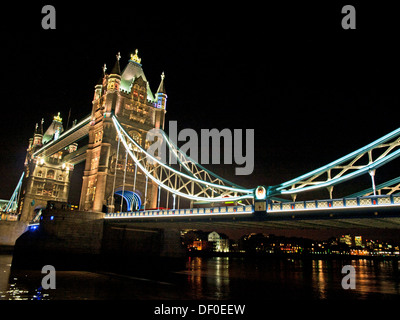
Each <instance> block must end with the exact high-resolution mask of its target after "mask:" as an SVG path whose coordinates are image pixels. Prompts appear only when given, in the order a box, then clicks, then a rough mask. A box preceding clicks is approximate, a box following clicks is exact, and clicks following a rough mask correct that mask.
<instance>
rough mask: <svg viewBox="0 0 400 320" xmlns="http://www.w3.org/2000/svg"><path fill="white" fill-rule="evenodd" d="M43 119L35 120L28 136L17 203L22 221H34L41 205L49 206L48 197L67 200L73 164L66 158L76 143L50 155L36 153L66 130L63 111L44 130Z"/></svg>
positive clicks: (41, 207)
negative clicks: (23, 176) (32, 129)
mask: <svg viewBox="0 0 400 320" xmlns="http://www.w3.org/2000/svg"><path fill="white" fill-rule="evenodd" d="M43 122H44V120H43V119H42V121H41V123H40V126H39V125H38V124H36V127H35V132H34V134H33V138H30V139H29V146H28V149H27V155H26V158H25V163H24V165H25V178H24V179H23V182H22V186H21V196H20V200H19V203H18V211H19V212H20V213H21V217H20V220H21V221H28V222H29V221H31V220H32V219H33V218H34V217H35V215H36V213H37V212H38V211H39V210H40V209H43V208H45V207H46V206H47V201H49V200H53V201H62V202H66V201H67V200H68V194H69V188H70V176H71V171H72V170H73V165H71V164H69V163H67V162H65V161H64V157H65V156H66V155H68V154H70V153H72V152H74V151H75V150H76V148H77V144H76V143H73V144H71V145H70V146H68V147H67V148H65V149H62V150H59V151H58V152H56V153H53V154H51V155H50V156H48V157H44V156H43V157H34V156H33V154H34V153H35V152H36V151H38V150H39V149H41V148H42V147H43V145H45V144H51V143H54V142H53V141H55V140H57V139H58V137H59V135H60V134H61V133H62V132H63V131H64V127H63V124H62V118H61V117H60V113H58V115H57V116H54V118H53V121H52V123H51V124H50V126H49V127H48V129H47V130H46V131H45V132H43Z"/></svg>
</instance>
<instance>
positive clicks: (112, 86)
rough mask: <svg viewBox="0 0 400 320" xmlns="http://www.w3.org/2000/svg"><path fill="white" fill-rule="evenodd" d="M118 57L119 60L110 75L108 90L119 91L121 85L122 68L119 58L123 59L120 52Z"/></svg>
mask: <svg viewBox="0 0 400 320" xmlns="http://www.w3.org/2000/svg"><path fill="white" fill-rule="evenodd" d="M116 57H117V61H116V62H115V65H114V67H113V68H112V70H111V72H110V75H109V76H108V84H107V91H109V90H111V91H119V87H120V85H121V68H120V66H119V59H121V55H120V53H119V52H118V54H117V56H116Z"/></svg>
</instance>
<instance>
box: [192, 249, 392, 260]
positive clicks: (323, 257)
mask: <svg viewBox="0 0 400 320" xmlns="http://www.w3.org/2000/svg"><path fill="white" fill-rule="evenodd" d="M187 255H188V256H189V257H205V258H208V257H231V258H246V259H247V258H257V259H307V260H360V259H366V260H395V261H399V260H400V256H398V255H397V256H390V255H385V256H383V255H376V256H375V255H374V256H372V255H351V254H320V253H319V254H311V253H302V254H298V253H264V252H263V253H248V252H212V251H191V252H188V253H187Z"/></svg>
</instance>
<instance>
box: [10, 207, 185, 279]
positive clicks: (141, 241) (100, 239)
mask: <svg viewBox="0 0 400 320" xmlns="http://www.w3.org/2000/svg"><path fill="white" fill-rule="evenodd" d="M42 217H43V219H42V220H41V223H40V225H39V227H38V228H37V229H36V230H30V231H29V230H28V231H27V232H25V233H24V234H22V235H21V236H20V237H19V238H18V239H17V241H16V243H15V246H14V256H13V263H12V267H13V268H16V269H24V268H26V269H41V268H42V267H43V266H44V265H47V264H49V265H53V266H54V267H55V268H56V270H62V269H69V270H79V269H106V270H112V271H121V272H142V271H146V272H149V271H151V272H160V271H163V270H166V269H167V270H168V267H167V266H169V267H171V268H180V269H182V268H184V261H185V259H184V258H185V252H184V250H183V248H182V246H181V243H180V233H179V231H178V230H175V229H161V228H145V227H141V226H137V225H135V224H132V223H116V222H109V221H107V220H105V219H104V213H102V212H79V211H62V210H59V209H55V210H54V209H53V210H50V209H46V210H44V211H43V214H42Z"/></svg>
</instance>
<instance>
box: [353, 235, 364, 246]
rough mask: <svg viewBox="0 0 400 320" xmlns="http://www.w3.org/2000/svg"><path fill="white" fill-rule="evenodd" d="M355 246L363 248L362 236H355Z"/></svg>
mask: <svg viewBox="0 0 400 320" xmlns="http://www.w3.org/2000/svg"><path fill="white" fill-rule="evenodd" d="M354 244H355V246H356V247H361V246H362V236H354Z"/></svg>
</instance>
